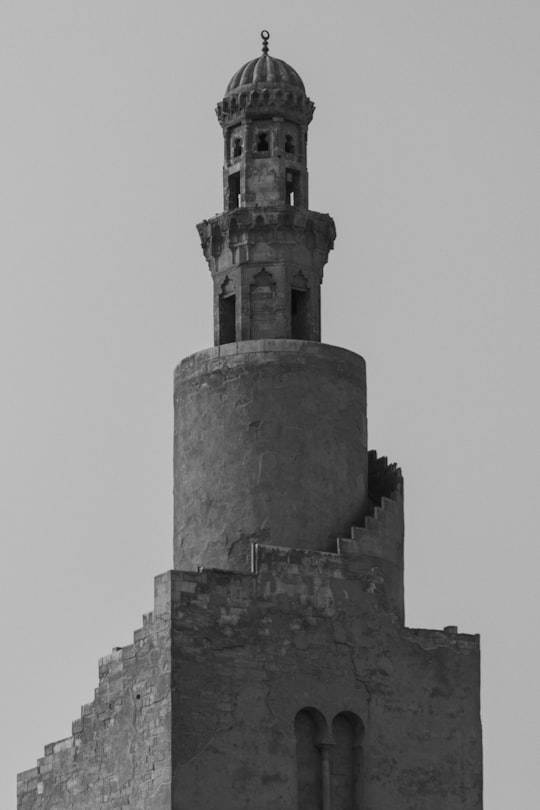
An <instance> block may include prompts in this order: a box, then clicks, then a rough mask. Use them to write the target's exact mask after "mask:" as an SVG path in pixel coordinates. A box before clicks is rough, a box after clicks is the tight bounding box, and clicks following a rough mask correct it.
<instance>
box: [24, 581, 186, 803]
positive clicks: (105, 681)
mask: <svg viewBox="0 0 540 810" xmlns="http://www.w3.org/2000/svg"><path fill="white" fill-rule="evenodd" d="M161 582H162V580H161V578H160V577H158V578H157V579H156V610H155V612H154V613H153V614H149V616H147V617H145V622H144V626H143V627H142V629H140V630H137V631H136V632H135V636H134V643H133V644H131V645H129V646H127V647H124V648H121V649H118V650H114V651H113V652H112V654H111V655H108V656H106V657H105V658H102V659H101V660H100V664H99V685H98V687H97V689H96V694H95V699H94V700H93V701H92V703H89V704H87V705H86V706H83V707H82V713H81V717H80V718H79V719H78V720H76V721H75V722H74V723H73V729H72V732H73V736H71V737H68V738H67V739H65V740H60V741H59V742H56V743H51V744H49V745H46V746H45V753H44V756H43V757H41V758H40V759H39V760H38V763H37V767H35V768H32V769H31V770H29V771H25V772H23V773H21V774H19V777H18V783H17V795H18V802H17V807H18V810H98V808H102V807H107V808H110V810H120V808H122V810H124V808H127V807H129V810H150V808H151V810H170V807H171V794H170V782H171V780H170V773H171V771H170V768H171V688H170V684H171V656H170V603H169V602H168V595H169V587H168V579H167V578H166V588H165V591H163V588H162V587H161ZM163 596H165V599H163V598H162V597H163Z"/></svg>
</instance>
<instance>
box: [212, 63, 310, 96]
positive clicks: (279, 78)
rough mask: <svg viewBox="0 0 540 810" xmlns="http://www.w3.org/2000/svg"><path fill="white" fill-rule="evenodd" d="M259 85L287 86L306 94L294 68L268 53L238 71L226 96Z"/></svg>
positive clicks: (228, 86) (230, 83) (229, 85)
mask: <svg viewBox="0 0 540 810" xmlns="http://www.w3.org/2000/svg"><path fill="white" fill-rule="evenodd" d="M259 83H268V84H270V83H271V84H287V85H289V86H292V87H296V88H298V89H299V90H301V91H302V92H303V93H305V92H306V90H305V87H304V82H303V81H302V79H301V78H300V76H299V75H298V73H297V72H296V70H295V69H294V68H292V67H291V66H290V65H288V64H287V62H284V61H283V60H282V59H276V58H275V57H273V56H270V55H269V54H267V53H263V54H262V55H261V56H258V57H257V58H256V59H251V61H249V62H246V64H245V65H243V66H242V67H241V68H240V70H237V71H236V73H235V74H234V76H233V77H232V79H231V80H230V82H229V84H228V85H227V89H226V90H225V95H226V96H227V95H228V94H229V93H233V92H234V91H235V90H239V89H240V88H241V87H244V86H245V85H253V84H259Z"/></svg>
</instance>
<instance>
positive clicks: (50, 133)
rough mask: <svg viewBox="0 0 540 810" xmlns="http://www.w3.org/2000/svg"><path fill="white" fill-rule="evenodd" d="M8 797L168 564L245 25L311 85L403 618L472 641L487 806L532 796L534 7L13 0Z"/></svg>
mask: <svg viewBox="0 0 540 810" xmlns="http://www.w3.org/2000/svg"><path fill="white" fill-rule="evenodd" d="M1 16H2V20H1V28H0V60H1V65H0V70H1V75H2V81H1V87H0V109H1V110H2V118H3V123H2V130H1V131H2V139H3V148H2V156H1V161H2V164H1V178H2V181H1V184H0V198H1V201H0V205H1V219H0V221H1V231H2V239H1V253H2V256H1V260H2V264H1V282H2V288H1V289H2V294H1V298H0V330H1V338H0V353H1V357H0V360H1V363H2V369H3V381H2V383H3V384H2V388H1V391H2V396H1V400H0V402H1V414H0V417H1V421H0V425H1V443H2V451H1V454H0V498H1V504H0V518H1V531H2V543H1V567H0V570H1V577H2V579H1V583H0V595H1V599H2V605H1V612H0V615H1V617H2V626H1V632H2V640H3V649H4V656H3V659H4V660H3V665H2V667H1V668H0V677H1V679H2V683H1V689H2V692H1V693H2V695H3V699H4V700H3V710H2V732H3V733H2V735H1V738H0V763H1V764H0V768H1V774H0V796H1V797H2V798H1V806H2V808H6V810H11V808H14V807H15V774H16V772H17V771H18V770H22V769H26V768H29V767H32V766H33V765H34V764H35V760H36V758H37V757H38V756H41V755H42V751H43V746H44V745H45V744H46V743H48V742H51V741H53V740H56V739H60V738H62V737H66V736H68V735H69V734H70V731H71V721H72V720H73V719H74V718H76V717H77V716H78V715H79V711H80V705H81V704H83V703H86V702H88V701H89V700H91V698H92V695H93V689H94V687H95V686H96V684H97V659H98V657H99V656H101V655H104V654H107V653H108V652H109V651H110V649H111V648H112V647H113V646H116V645H119V646H121V645H124V644H128V643H130V641H131V639H132V633H133V631H134V630H135V629H136V628H137V627H139V626H140V624H141V615H142V613H143V612H146V611H148V610H150V609H151V608H152V602H153V597H152V591H153V576H154V575H155V574H158V573H161V572H162V571H164V570H167V569H168V568H170V567H171V565H172V498H171V488H172V373H173V368H174V366H175V364H176V363H177V362H178V361H179V360H180V359H181V358H182V357H183V356H185V355H187V354H190V353H191V352H193V351H196V350H198V349H200V348H204V347H206V346H209V345H210V344H211V342H212V318H211V307H212V293H211V285H210V274H209V272H208V270H207V267H206V263H205V261H204V259H203V256H202V253H201V251H200V246H199V241H198V236H197V233H196V230H195V223H196V222H199V221H200V220H201V219H203V218H205V217H208V216H211V215H213V214H214V213H215V212H217V211H219V210H220V209H221V160H222V140H221V131H220V128H219V126H218V123H217V120H216V118H215V115H214V107H215V104H216V102H217V101H218V100H219V99H220V98H221V97H222V94H223V91H224V88H225V86H226V84H227V81H228V80H229V78H230V76H231V75H232V74H233V73H234V71H235V70H236V69H237V68H238V67H239V66H240V65H241V64H243V63H244V62H245V61H247V60H248V59H250V58H252V57H254V56H256V55H257V53H258V52H259V49H260V39H259V32H260V30H261V29H262V28H268V29H269V30H270V32H271V40H270V48H271V53H272V54H273V55H275V56H278V57H280V58H283V59H285V60H286V61H288V62H289V63H290V64H292V65H293V67H294V68H295V69H296V70H298V72H299V73H300V75H301V76H302V77H303V79H304V82H305V85H306V89H307V92H308V94H309V96H310V97H311V98H312V99H313V100H314V101H315V104H316V105H317V110H316V114H315V118H314V121H313V123H312V125H311V129H310V141H309V166H310V183H311V207H312V208H313V209H315V210H319V211H322V212H329V213H330V214H332V216H333V217H334V218H335V220H336V225H337V231H338V239H337V242H336V249H335V251H334V253H332V254H331V256H330V261H329V264H328V266H327V270H326V274H325V282H324V286H323V339H324V340H325V342H328V343H334V344H338V345H342V346H345V347H347V348H349V349H352V350H353V351H356V352H358V353H360V354H362V355H363V356H364V357H365V358H366V361H367V368H368V402H369V426H370V446H371V447H374V448H376V449H377V450H378V452H379V453H380V454H387V455H388V456H389V457H390V459H391V460H393V461H397V462H398V463H399V464H401V466H402V467H403V471H404V475H405V486H406V490H405V492H406V608H407V623H408V624H409V625H411V626H422V627H434V628H437V627H442V626H444V625H448V624H457V625H459V627H460V629H461V630H463V631H465V632H480V633H481V635H482V650H483V659H482V668H483V692H482V700H483V721H484V729H485V781H486V789H485V808H486V810H508V808H513V807H518V806H519V807H521V808H524V809H525V810H528V808H533V807H534V806H536V803H537V798H538V790H537V777H536V769H537V759H538V733H537V725H538V721H539V712H538V708H539V698H538V692H539V690H538V686H537V681H538V677H539V663H540V660H539V652H538V642H537V638H538V629H537V627H538V619H539V610H538V608H539V604H538V595H537V590H538V586H537V569H538V565H539V552H538V528H537V526H538V507H537V505H536V503H537V493H538V486H539V473H538V450H539V427H538V425H539V418H538V414H539V412H540V401H539V400H540V396H539V383H538V357H539V327H538V321H539V303H540V301H539V286H540V285H539V280H538V268H539V258H540V238H539V228H538V217H539V209H540V206H539V203H540V191H539V189H540V158H539V149H538V144H539V143H540V104H539V101H540V99H539V95H540V92H539V75H540V41H539V40H540V36H539V32H540V4H539V3H538V0H529V1H528V2H527V1H526V0H515V1H514V2H507V1H503V0H446V1H445V2H442V0H407V2H405V1H404V0H386V1H385V0H369V2H362V0H355V1H354V2H353V1H352V0H351V1H350V2H349V1H348V0H334V2H322V0H311V2H308V1H307V0H297V1H296V2H295V1H294V0H287V2H285V0H273V2H272V3H255V2H253V0H251V2H247V0H228V2H226V3H217V2H212V3H210V2H204V0H201V2H198V3H187V2H179V0H177V1H176V2H172V0H154V1H153V2H150V0H106V2H105V0H91V2H90V0H77V2H73V0H47V2H45V1H44V0H24V1H21V0H4V3H3V5H2V15H1Z"/></svg>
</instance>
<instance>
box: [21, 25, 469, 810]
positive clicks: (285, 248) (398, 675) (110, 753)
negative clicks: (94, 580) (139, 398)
mask: <svg viewBox="0 0 540 810" xmlns="http://www.w3.org/2000/svg"><path fill="white" fill-rule="evenodd" d="M313 109H314V105H313V104H312V102H311V101H310V100H309V98H308V97H307V95H306V92H305V89H304V85H303V83H302V80H301V79H300V77H299V75H298V73H296V71H295V70H293V69H292V68H291V67H290V66H289V65H288V64H286V63H285V62H283V61H281V60H279V59H276V58H274V57H272V56H270V55H269V53H268V34H267V33H266V32H263V53H262V55H261V56H259V57H257V58H255V59H253V60H251V61H250V62H248V63H247V64H246V65H244V66H243V67H242V68H240V70H239V71H238V72H237V73H235V75H234V76H233V78H232V79H231V81H230V82H229V84H228V86H227V89H226V92H225V97H224V98H223V101H222V102H220V103H219V104H218V107H217V114H218V119H219V122H220V124H221V127H222V130H223V136H224V166H223V192H224V206H223V207H224V211H223V213H222V214H221V215H219V216H216V217H214V218H213V219H210V220H205V221H204V222H203V223H201V224H200V225H199V226H198V230H199V234H200V237H201V242H202V247H203V251H204V255H205V258H206V260H207V262H208V265H209V268H210V271H211V274H212V280H213V287H214V325H215V328H214V343H215V345H214V348H212V349H208V350H205V351H202V352H199V353H197V354H195V355H193V356H191V357H188V358H186V359H185V360H183V361H182V362H181V363H180V365H179V366H178V368H177V370H176V375H175V393H174V403H175V431H174V508H175V515H174V570H172V571H169V572H168V573H166V574H162V575H160V576H158V577H156V580H155V606H154V610H153V612H152V613H150V614H148V615H146V616H145V617H144V622H143V627H142V628H141V629H139V630H137V631H136V632H135V635H134V641H133V644H130V645H129V646H127V647H124V648H118V649H115V650H113V652H112V653H111V654H110V655H108V656H106V657H105V658H103V659H101V661H100V667H99V684H98V687H97V689H96V693H95V698H94V700H93V701H92V703H90V704H87V705H86V706H83V707H82V712H81V717H80V718H79V719H78V720H76V721H75V722H74V724H73V729H72V736H71V737H68V738H67V739H65V740H61V741H60V742H56V743H51V744H50V745H47V746H46V747H45V752H44V756H43V757H42V758H41V759H40V760H38V764H37V767H36V768H33V769H31V770H30V771H25V772H24V773H22V774H20V775H19V782H18V808H19V810H96V808H101V807H107V808H110V809H111V810H123V808H129V810H181V809H182V808H187V807H189V808H190V809H191V810H248V808H249V810H253V808H257V810H481V808H482V747H481V725H480V712H479V641H478V637H477V636H469V635H464V634H458V632H457V629H456V628H455V627H447V628H445V629H444V630H422V629H412V628H408V627H406V626H405V625H404V607H403V482H402V476H401V471H400V470H399V469H398V468H397V467H396V465H395V464H389V463H388V462H387V460H386V458H384V457H378V456H377V454H376V453H375V452H373V451H369V452H368V448H367V427H366V385H365V364H364V361H363V359H362V358H361V357H359V356H358V355H356V354H354V353H352V352H349V351H347V350H345V349H341V348H336V347H334V346H328V345H325V344H324V343H321V342H320V338H321V335H320V288H321V283H322V276H323V267H324V265H325V263H326V261H327V258H328V252H329V251H330V250H331V248H332V246H333V241H334V238H335V229H334V224H333V221H332V219H331V218H330V217H329V216H328V215H327V214H319V213H316V212H314V211H311V210H310V209H309V206H308V173H307V131H308V125H309V123H310V121H311V118H312V115H313Z"/></svg>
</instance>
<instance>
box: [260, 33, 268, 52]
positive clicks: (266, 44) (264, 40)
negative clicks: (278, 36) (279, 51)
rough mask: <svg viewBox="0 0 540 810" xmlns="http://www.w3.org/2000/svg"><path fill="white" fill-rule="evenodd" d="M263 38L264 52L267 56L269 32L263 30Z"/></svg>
mask: <svg viewBox="0 0 540 810" xmlns="http://www.w3.org/2000/svg"><path fill="white" fill-rule="evenodd" d="M261 37H262V41H263V46H262V52H263V53H264V54H267V53H268V40H269V39H270V34H269V32H268V31H265V30H263V31H261Z"/></svg>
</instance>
